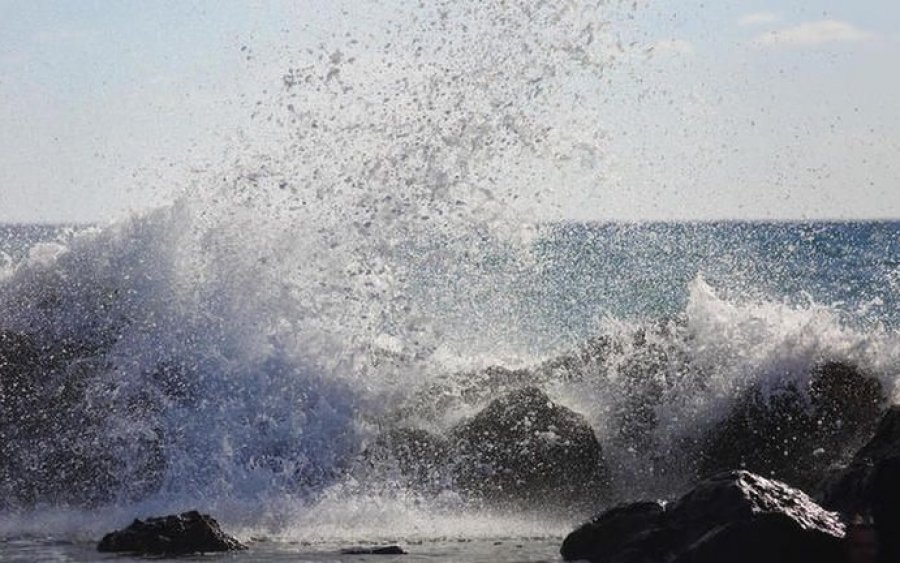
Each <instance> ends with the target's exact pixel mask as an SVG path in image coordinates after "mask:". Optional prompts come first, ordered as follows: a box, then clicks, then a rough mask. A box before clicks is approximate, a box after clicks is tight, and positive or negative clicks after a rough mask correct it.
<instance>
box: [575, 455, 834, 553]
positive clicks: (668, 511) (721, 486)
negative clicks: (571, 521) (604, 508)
mask: <svg viewBox="0 0 900 563" xmlns="http://www.w3.org/2000/svg"><path fill="white" fill-rule="evenodd" d="M843 537H844V526H843V524H842V523H841V521H840V519H839V517H838V516H837V515H836V514H834V513H831V512H828V511H826V510H825V509H823V508H822V507H820V506H819V505H817V504H816V503H815V502H814V501H813V500H812V499H811V498H810V497H808V496H807V495H806V494H805V493H803V492H801V491H799V490H796V489H792V488H791V487H789V486H787V485H785V484H784V483H780V482H778V481H771V480H768V479H765V478H763V477H760V476H759V475H755V474H753V473H750V472H748V471H733V472H728V473H722V474H719V475H716V476H715V477H713V478H711V479H708V480H706V481H703V482H702V483H700V484H699V485H697V487H695V488H694V489H693V490H691V491H690V492H689V493H687V494H686V495H684V496H683V497H681V499H679V500H678V501H677V502H675V503H673V504H671V505H667V506H665V508H663V506H662V505H660V504H658V503H636V504H632V505H626V506H624V507H617V508H614V509H612V510H611V511H609V512H607V513H604V514H602V515H600V516H599V517H597V518H595V519H594V520H592V521H591V522H588V523H587V524H585V525H583V526H581V527H580V528H578V529H577V530H575V531H574V532H572V533H571V534H570V535H569V536H568V537H567V538H566V539H565V541H564V542H563V546H562V549H561V550H560V553H561V554H562V555H563V557H564V558H565V559H566V560H573V559H586V560H588V561H595V562H600V561H603V562H616V563H638V562H641V563H644V562H646V563H650V562H677V563H707V562H709V563H712V562H717V561H739V562H747V563H750V562H758V561H766V562H767V563H779V562H784V563H787V562H794V561H817V562H832V561H834V562H835V563H837V562H838V561H842V539H843Z"/></svg>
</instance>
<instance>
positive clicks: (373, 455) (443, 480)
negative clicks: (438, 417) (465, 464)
mask: <svg viewBox="0 0 900 563" xmlns="http://www.w3.org/2000/svg"><path fill="white" fill-rule="evenodd" d="M363 458H364V460H365V463H366V465H367V466H369V467H373V466H374V467H376V468H378V469H380V470H385V471H390V470H392V469H397V470H398V471H399V473H400V475H401V476H402V479H403V484H404V485H405V486H406V487H408V488H411V489H414V490H418V491H421V492H430V493H439V492H440V491H442V490H444V489H446V488H447V487H448V485H449V483H450V481H451V480H452V476H451V470H450V465H451V459H452V456H451V453H450V445H449V444H448V443H447V440H446V439H444V438H442V437H440V436H437V435H435V434H431V433H430V432H428V431H426V430H422V429H418V428H408V427H400V428H393V429H391V430H388V431H386V432H384V433H382V434H381V435H380V436H378V438H377V439H376V440H375V441H374V443H372V445H371V446H369V447H368V448H366V451H365V452H364V453H363Z"/></svg>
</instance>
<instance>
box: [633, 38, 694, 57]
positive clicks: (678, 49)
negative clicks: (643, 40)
mask: <svg viewBox="0 0 900 563" xmlns="http://www.w3.org/2000/svg"><path fill="white" fill-rule="evenodd" d="M644 52H645V53H647V55H649V56H654V55H660V56H666V55H690V54H692V53H693V52H694V45H693V43H691V42H690V41H687V40H686V39H661V40H659V41H657V42H655V43H653V44H651V45H650V46H649V47H647V49H646V50H645V51H644Z"/></svg>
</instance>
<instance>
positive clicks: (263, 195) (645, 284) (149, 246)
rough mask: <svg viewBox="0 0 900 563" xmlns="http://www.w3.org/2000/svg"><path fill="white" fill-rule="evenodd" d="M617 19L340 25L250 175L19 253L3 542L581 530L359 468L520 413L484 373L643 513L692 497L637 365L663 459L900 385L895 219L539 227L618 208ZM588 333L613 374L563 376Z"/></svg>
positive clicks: (262, 142)
mask: <svg viewBox="0 0 900 563" xmlns="http://www.w3.org/2000/svg"><path fill="white" fill-rule="evenodd" d="M618 10H619V8H616V7H614V6H604V5H602V3H600V4H594V3H584V4H582V3H576V2H567V3H561V4H560V3H552V2H542V1H526V2H517V3H514V4H507V3H483V2H435V3H430V4H429V5H428V6H427V7H422V8H417V9H409V10H400V11H398V12H397V13H396V14H395V15H394V16H393V17H392V19H391V20H390V21H380V22H379V23H378V25H379V26H381V28H380V29H379V31H378V32H377V33H376V32H368V31H367V30H365V29H350V30H347V32H346V34H345V35H342V36H340V37H337V38H335V41H334V42H335V44H333V45H326V44H323V45H322V46H321V47H320V48H319V49H318V50H311V51H304V52H300V53H294V54H291V56H290V57H291V59H292V61H291V62H290V64H289V65H288V69H287V70H286V71H285V72H284V75H283V77H282V86H281V88H280V89H279V90H278V91H277V92H276V93H275V94H273V95H272V96H271V97H270V99H268V100H266V101H265V102H263V103H261V104H260V105H259V106H258V108H257V110H256V113H255V115H254V120H255V122H256V123H257V124H258V125H256V126H254V128H253V129H252V130H251V132H249V133H247V134H246V135H245V136H244V138H243V141H242V142H241V143H240V144H239V145H237V146H236V147H235V148H234V149H233V150H234V151H235V152H234V154H233V155H230V160H229V162H228V163H227V164H225V165H222V166H221V167H220V168H215V169H214V170H212V171H209V172H208V173H207V174H205V175H202V176H201V177H200V178H199V179H197V180H196V182H195V183H194V184H193V185H192V187H191V189H190V190H186V191H185V193H183V194H181V195H180V196H179V198H178V199H177V200H176V201H175V202H174V203H173V204H172V205H170V206H168V207H166V208H162V209H158V210H155V211H153V212H150V213H145V214H140V215H135V216H133V217H130V218H128V219H126V220H124V221H121V222H119V223H117V224H114V225H110V226H107V227H104V228H88V229H84V230H81V231H78V232H71V231H67V232H66V233H65V234H64V236H63V237H62V239H61V240H60V241H59V243H49V242H43V243H41V244H40V245H37V246H33V247H32V248H31V250H30V251H29V252H27V253H19V254H16V253H14V252H7V253H4V254H2V255H0V283H2V285H0V330H2V331H3V334H4V335H26V337H27V340H23V341H22V342H19V341H16V342H18V343H16V344H15V346H17V348H15V350H18V351H20V356H19V357H20V359H21V358H22V357H24V356H25V355H26V352H22V350H25V351H29V350H33V351H34V357H31V356H29V357H28V358H26V359H27V361H25V360H22V362H23V363H22V365H26V364H27V366H29V367H30V368H36V369H34V370H31V371H15V370H14V369H13V368H8V371H6V372H2V373H4V378H5V380H4V387H3V389H2V391H3V393H4V401H5V403H4V409H5V414H4V416H5V417H7V418H10V417H11V418H12V419H11V420H3V423H4V428H5V430H4V432H5V433H6V434H5V435H4V438H5V439H6V440H7V443H8V444H10V448H11V449H10V451H11V454H10V455H9V457H8V459H7V460H6V461H5V462H4V463H5V465H4V466H3V467H2V468H0V475H2V476H3V485H2V489H0V493H2V494H3V495H6V498H18V499H21V500H22V502H21V503H18V504H16V503H11V505H10V506H8V507H7V506H3V507H0V510H5V511H7V514H17V516H16V518H15V519H14V520H13V519H9V520H7V522H12V523H9V524H4V525H3V528H2V529H0V533H2V534H5V535H12V534H15V533H22V532H23V531H24V532H28V531H29V530H32V529H34V528H39V527H42V526H43V527H46V526H47V525H48V523H49V525H50V526H51V527H53V528H54V529H58V530H66V529H67V526H70V525H72V524H71V522H72V521H71V519H69V516H67V515H69V514H71V512H69V511H74V512H75V514H78V511H77V509H76V508H70V506H76V507H77V506H83V505H85V504H86V505H88V506H96V505H105V506H113V507H115V508H114V509H113V510H112V511H111V512H110V513H109V514H110V515H109V517H108V519H106V520H99V521H97V524H96V526H97V527H98V529H99V527H100V526H101V525H104V526H106V527H109V525H108V522H111V521H112V520H114V519H117V520H116V521H118V520H120V519H121V518H120V516H123V515H127V516H132V515H135V514H145V513H150V512H162V511H168V510H178V509H182V508H187V507H193V506H200V507H202V508H204V509H206V510H214V511H220V512H221V513H222V514H227V515H228V516H226V517H225V519H226V520H227V521H231V522H232V523H233V524H237V525H242V526H244V528H245V530H247V534H251V533H262V534H274V535H281V536H289V537H292V538H306V539H325V540H340V539H343V538H346V537H353V536H354V534H362V535H366V536H367V537H370V538H379V537H387V536H390V535H396V534H398V533H399V534H401V535H405V536H406V537H410V538H415V537H438V536H447V535H454V534H457V533H458V534H460V535H465V536H473V535H482V536H503V535H510V534H518V535H526V536H527V535H547V534H551V535H552V534H554V533H560V532H561V531H562V530H563V529H564V526H565V525H566V523H564V522H563V523H560V522H558V521H557V520H552V519H550V518H549V517H547V518H541V516H540V515H537V516H535V515H527V516H521V515H518V516H510V515H508V514H506V515H496V514H492V515H488V514H486V513H484V512H479V511H478V510H477V508H474V507H472V506H471V505H469V504H467V502H466V500H465V499H464V498H462V497H461V495H460V494H459V492H458V491H454V490H453V489H452V487H451V488H448V490H446V491H443V492H442V493H441V494H440V495H437V496H435V497H429V498H423V497H422V496H420V495H417V494H416V493H414V492H412V491H407V490H405V489H404V487H403V486H402V485H401V484H399V483H397V482H394V481H392V480H391V473H390V471H385V470H383V468H377V467H376V468H372V469H371V472H370V473H368V474H364V475H363V476H362V477H360V475H359V473H358V472H356V464H357V463H358V461H359V459H358V458H359V456H360V454H361V452H362V451H363V450H364V449H365V447H366V446H367V445H368V444H370V443H371V442H372V440H373V439H374V438H375V437H376V436H377V435H378V434H379V433H380V432H381V431H382V430H384V429H385V428H387V427H389V426H391V425H394V424H397V425H401V424H405V423H409V422H410V421H414V422H415V423H417V424H419V425H426V426H428V427H429V428H430V429H433V430H435V431H437V432H440V431H445V430H447V428H448V427H450V426H451V425H452V424H453V423H454V422H456V421H458V420H460V419H462V418H464V417H465V416H468V415H470V414H472V413H473V412H476V411H477V409H478V408H480V407H482V406H483V405H484V404H485V403H487V402H488V401H489V400H490V399H492V398H494V397H495V396H496V395H497V394H499V393H500V392H502V391H503V390H504V389H503V388H502V387H501V388H500V389H498V388H496V387H493V386H491V385H488V381H487V379H488V377H487V376H486V375H485V374H484V372H483V371H479V370H480V369H481V368H483V367H485V366H488V365H496V364H500V365H505V366H507V367H522V366H530V367H532V368H533V369H532V370H531V374H532V375H531V377H532V380H531V381H532V382H533V383H535V384H537V385H539V386H540V387H542V388H543V389H545V390H546V391H547V392H548V393H549V394H550V396H551V397H552V398H553V399H554V400H557V401H559V402H561V403H562V404H564V405H566V406H568V407H570V408H572V409H574V410H575V411H577V412H580V413H583V414H584V415H585V416H586V417H587V419H588V420H589V422H590V423H591V425H592V427H593V428H594V430H595V431H596V432H597V435H598V438H599V439H600V442H601V443H602V444H603V446H604V450H605V452H606V455H607V457H608V458H609V460H610V462H611V466H612V468H613V478H614V483H616V484H617V486H618V487H619V488H620V489H621V490H622V491H629V492H630V491H636V492H640V493H649V494H666V493H667V492H671V491H673V490H677V489H678V488H679V487H681V486H683V485H684V483H685V482H686V480H687V479H688V477H687V476H686V475H683V474H677V473H676V474H675V475H673V476H669V478H667V479H658V476H653V475H647V474H646V473H643V472H642V471H640V470H639V468H640V467H643V466H645V465H646V460H647V459H649V458H652V457H654V456H656V457H658V456H660V455H665V452H664V451H662V450H660V449H657V450H652V451H650V452H644V453H635V452H633V451H629V449H628V446H627V445H622V444H620V443H618V442H617V439H616V436H617V433H618V432H619V428H618V424H619V422H617V421H618V419H617V416H616V414H615V413H616V412H618V411H620V410H621V409H622V408H623V405H626V406H627V401H626V397H627V396H628V395H629V393H632V391H631V390H630V388H629V385H631V383H629V381H630V379H629V377H627V374H628V373H632V372H634V370H638V371H639V372H640V373H642V374H643V379H641V381H642V382H643V383H642V385H645V386H647V387H648V388H651V389H655V391H653V392H654V393H657V394H661V397H660V398H659V399H658V400H657V401H656V406H655V407H654V408H655V409H656V414H655V415H656V419H657V421H658V422H657V424H656V426H655V428H654V429H653V431H652V432H653V435H654V436H653V440H652V442H653V444H657V445H659V444H670V443H673V442H674V441H676V440H677V439H679V438H683V437H684V436H688V435H695V434H698V433H700V432H702V431H703V430H704V429H706V428H708V427H710V426H712V425H714V424H715V423H716V422H717V421H719V420H721V419H722V417H723V416H724V414H723V413H724V411H725V409H727V407H728V406H729V404H730V403H731V402H732V401H733V399H734V398H735V397H736V396H737V395H739V394H740V393H741V392H742V391H743V390H745V389H747V388H748V387H750V386H751V385H753V384H757V383H759V382H765V381H766V380H768V379H777V378H786V377H803V374H806V373H808V372H809V370H810V369H811V367H812V366H813V365H815V364H816V363H818V362H821V361H822V360H841V361H846V362H850V363H853V364H856V365H858V366H861V367H862V368H864V369H866V370H868V371H869V372H871V373H874V374H877V376H878V377H879V378H880V379H881V381H882V382H883V384H884V385H885V387H886V388H887V389H888V390H889V391H890V392H893V388H894V385H895V380H896V379H895V378H896V375H897V373H898V371H900V338H898V336H897V333H896V328H895V327H896V326H897V319H896V318H895V317H892V316H891V313H890V311H892V310H893V307H894V306H895V305H896V302H897V297H898V290H897V285H896V283H895V282H896V279H897V275H896V274H897V270H896V264H897V263H898V259H900V248H898V245H897V243H896V241H897V240H898V229H900V227H898V225H896V224H889V223H888V224H881V225H863V226H853V225H823V226H821V228H820V230H818V231H816V232H812V231H811V229H812V228H811V227H810V226H808V225H807V226H804V225H793V226H792V225H787V226H771V225H768V226H767V225H752V224H748V225H727V224H725V225H712V226H708V227H705V228H704V227H699V226H679V225H674V226H671V225H670V226H666V225H655V226H618V227H617V226H598V225H570V224H565V223H559V222H553V221H550V220H549V219H554V218H555V217H554V210H553V202H554V201H556V199H557V198H558V197H560V194H563V195H565V194H577V193H579V192H580V191H581V192H584V191H587V190H591V189H598V188H597V186H602V180H603V163H602V159H601V157H600V155H602V154H603V150H604V146H603V143H604V133H603V131H602V128H601V124H599V123H596V120H595V119H593V118H592V115H594V114H595V113H596V108H597V107H598V104H601V103H602V95H600V92H602V87H603V78H604V76H605V73H606V72H607V69H608V68H609V67H610V65H612V64H613V62H614V61H615V59H616V58H617V57H619V56H622V48H621V47H620V46H619V44H618V38H617V37H616V36H615V35H614V34H613V32H611V31H610V20H611V19H613V18H615V17H618V16H617V13H618V12H617V11H618ZM385 37H388V40H384V38H385ZM813 230H814V229H813ZM811 232H812V234H811V235H810V233H811ZM748 233H757V234H758V235H759V237H758V238H755V239H754V238H752V237H750V238H749V239H748V237H747V236H746V235H747V234H748ZM808 236H812V237H813V238H808ZM804 237H807V238H804ZM879 237H880V238H879ZM36 238H41V239H48V238H50V237H46V236H41V237H36ZM769 239H771V240H770V242H769V243H766V242H765V241H766V240H769ZM795 239H797V240H795ZM772 241H774V242H772ZM873 241H875V242H877V241H882V242H883V243H884V244H883V245H880V246H879V245H876V244H875V243H874V242H873ZM892 241H893V242H892ZM786 244H793V245H795V246H794V248H795V249H796V252H794V253H786V251H785V250H784V249H785V245H786ZM865 252H868V254H865V256H864V258H866V259H869V258H874V259H877V260H879V261H880V262H879V263H880V264H882V266H881V269H877V268H875V269H872V268H870V269H864V268H863V263H864V262H865V263H871V261H867V260H861V261H856V262H854V261H853V260H851V257H853V256H856V255H857V253H865ZM835 253H837V254H839V255H840V256H839V257H837V258H836V257H835ZM746 256H750V257H751V258H749V259H747V258H746ZM823 256H830V258H829V261H828V263H827V264H826V266H827V269H828V272H831V273H832V275H837V274H836V273H840V276H838V277H841V276H843V278H841V279H844V280H845V281H846V280H849V282H847V283H834V284H829V283H828V279H827V273H828V272H825V274H823V272H822V271H819V270H816V267H817V266H821V265H822V264H823V262H822V257H823ZM841 257H844V258H846V260H843V261H841V260H842V259H843V258H841ZM892 264H893V265H892ZM892 276H893V277H892ZM891 280H893V281H891ZM848 284H849V285H848ZM851 285H852V286H853V287H850V286H851ZM848 288H849V289H848ZM801 292H806V294H805V295H806V297H804V298H802V299H805V301H798V300H797V297H796V296H797V295H801V294H802V293H801ZM636 333H641V334H642V337H641V338H642V339H643V341H642V342H644V343H647V342H649V343H650V344H652V348H651V347H648V346H646V345H644V344H641V345H638V344H636V340H635V334H636ZM598 336H602V337H603V338H604V339H606V340H605V341H606V342H608V343H611V344H609V345H608V347H607V348H604V349H605V350H606V351H605V352H604V353H603V354H602V355H598V356H596V357H588V359H587V360H586V361H584V362H582V363H580V364H575V366H576V367H574V368H573V367H571V366H572V365H573V364H566V365H567V366H568V367H566V368H565V369H561V368H559V366H557V367H554V365H556V364H554V363H553V358H557V357H564V356H565V355H566V354H570V353H571V350H573V349H576V348H577V347H579V346H582V345H583V344H584V343H585V342H587V341H588V339H590V338H592V337H598ZM4 338H8V339H13V338H14V337H13V336H4ZM16 338H18V337H16ZM4 342H6V341H4ZM10 342H12V340H10ZM4 345H6V344H4ZM10 346H12V344H10ZM650 349H652V350H656V351H661V352H660V353H661V354H662V355H661V356H660V355H656V356H653V357H650V355H648V352H647V350H650ZM28 353H30V352H28ZM654 353H655V352H654ZM660 358H662V359H660ZM560 365H561V364H560ZM660 366H662V367H660ZM15 369H18V368H15ZM23 369H24V368H23ZM10 370H12V371H10ZM33 374H37V375H33ZM698 374H703V377H702V382H701V381H700V380H699V379H700V377H699V376H698ZM659 378H662V380H664V381H662V380H661V381H655V380H656V379H659ZM656 383H658V385H657V384H656ZM472 390H474V392H472ZM35 436H41V439H40V441H38V442H35ZM653 447H654V448H662V446H653ZM651 449H652V448H651ZM98 475H100V476H102V479H101V480H100V482H98V481H97V478H98V477H97V476H98ZM88 486H90V487H94V488H95V490H94V491H88V492H87V493H85V492H84V491H83V490H80V489H81V488H83V487H88ZM35 506H37V507H41V508H40V510H42V511H43V512H40V511H38V512H35V510H37V509H35V508H34V507H35ZM474 516H479V517H480V519H479V518H474ZM75 518H76V519H77V518H78V516H76V517H75ZM473 518H474V519H473ZM372 522H375V524H372ZM362 523H369V524H368V525H367V527H362ZM78 530H80V533H88V534H90V533H96V530H94V528H90V529H89V530H86V529H85V528H84V527H80V528H78Z"/></svg>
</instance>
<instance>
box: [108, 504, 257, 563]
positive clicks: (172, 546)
mask: <svg viewBox="0 0 900 563" xmlns="http://www.w3.org/2000/svg"><path fill="white" fill-rule="evenodd" d="M244 549H247V546H245V545H244V544H242V543H241V542H239V541H238V540H236V539H235V538H233V537H231V536H229V535H228V534H226V533H224V532H223V531H222V530H221V528H219V523H218V522H216V521H215V519H213V518H212V517H211V516H209V515H208V514H200V513H199V512H197V511H196V510H192V511H190V512H184V513H182V514H179V515H170V516H162V517H159V518H148V519H146V520H135V521H134V522H132V523H131V525H130V526H128V527H127V528H125V529H123V530H117V531H115V532H112V533H110V534H107V535H105V536H104V537H103V539H102V540H100V543H99V544H98V545H97V551H100V552H113V553H133V554H139V555H170V556H171V555H190V554H192V553H212V552H218V551H239V550H244Z"/></svg>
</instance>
